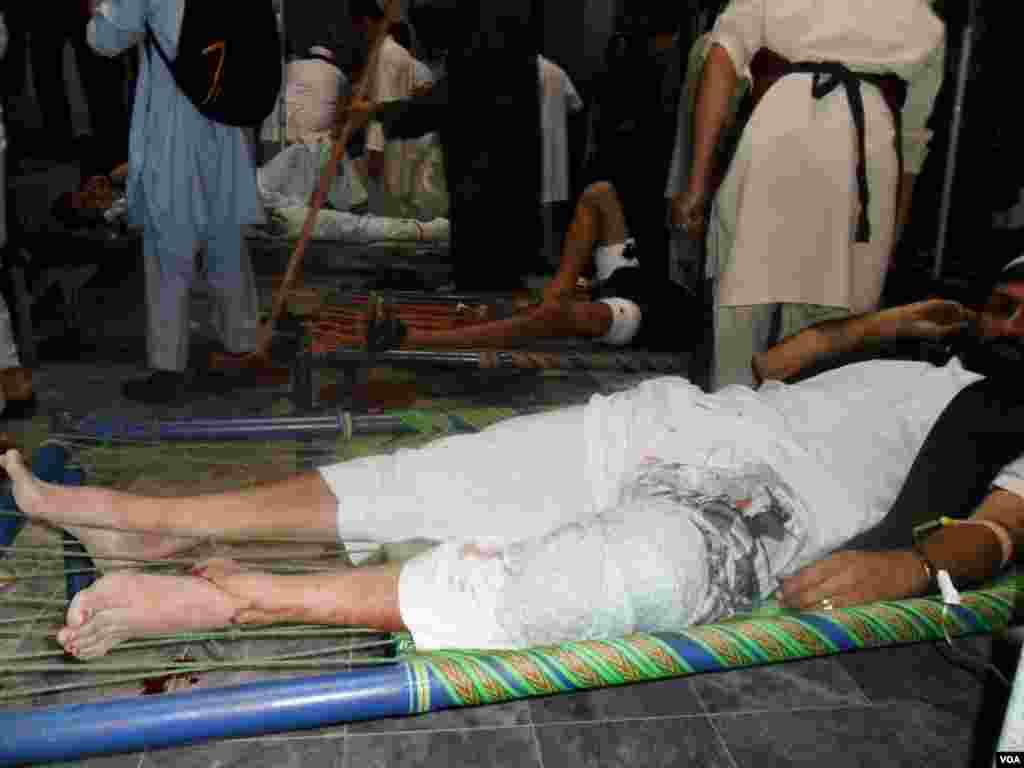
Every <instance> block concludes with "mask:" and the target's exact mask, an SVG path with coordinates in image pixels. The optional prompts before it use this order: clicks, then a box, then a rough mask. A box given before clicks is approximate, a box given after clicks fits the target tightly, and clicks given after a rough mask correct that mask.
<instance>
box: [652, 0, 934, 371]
mask: <svg viewBox="0 0 1024 768" xmlns="http://www.w3.org/2000/svg"><path fill="white" fill-rule="evenodd" d="M944 32H945V30H944V26H943V24H942V22H941V21H940V19H939V18H938V17H937V16H936V15H935V13H934V12H933V11H932V10H931V8H930V7H929V4H928V3H927V2H926V0H894V2H891V3H884V4H883V3H856V4H851V3H846V2H842V1H841V0H772V2H768V0H732V2H731V3H730V4H729V6H728V7H727V8H726V9H725V11H724V12H723V13H722V15H721V16H720V17H719V19H718V21H717V23H716V25H715V28H714V30H713V32H712V33H711V43H712V45H711V50H710V52H709V54H708V58H707V62H706V64H705V67H704V76H703V82H702V85H701V89H700V93H699V96H698V102H697V110H696V115H695V123H694V145H695V146H694V158H693V168H692V173H691V176H690V183H689V188H688V190H687V191H686V192H685V193H683V194H681V195H679V196H677V197H676V198H675V200H674V201H673V214H672V218H673V223H674V224H675V225H676V226H677V227H680V228H685V229H686V230H687V231H688V232H689V233H690V235H691V236H696V237H699V236H701V235H702V233H703V226H704V225H703V219H704V214H705V207H706V205H707V202H708V197H709V194H710V176H711V172H712V160H713V152H714V147H715V146H716V144H717V141H718V136H719V134H720V132H721V129H722V125H723V123H724V121H725V117H726V114H727V112H728V105H729V102H730V99H731V98H732V95H733V92H734V90H735V87H736V83H737V76H738V74H741V73H745V72H746V71H747V70H748V69H750V70H751V72H752V74H753V75H754V80H755V84H754V96H755V98H757V97H758V96H760V97H761V98H760V101H759V103H758V105H757V107H756V109H755V110H754V113H753V115H752V117H751V118H750V121H749V123H748V124H747V127H746V129H745V131H744V133H743V136H742V138H741V139H740V143H739V147H738V149H737V151H736V155H735V158H734V159H733V162H732V166H731V168H730V169H729V172H728V175H727V176H726V179H725V181H724V182H723V184H722V187H721V189H720V190H719V192H718V194H717V197H716V199H715V203H714V207H713V210H712V213H711V221H710V232H709V234H708V258H709V262H710V268H711V271H712V273H713V274H715V275H716V276H717V285H716V297H715V344H714V356H715V363H714V371H713V376H712V378H713V386H714V388H719V387H722V386H725V385H727V384H735V383H739V384H751V383H753V372H752V371H751V368H750V361H751V359H752V358H753V356H754V355H755V354H756V353H758V352H762V351H764V350H765V349H767V348H768V347H769V346H771V345H772V344H773V343H775V342H776V341H778V340H780V339H782V338H785V337H786V336H788V335H791V334H793V333H796V332H797V331H799V330H800V329H802V328H804V327H807V326H809V325H811V324H813V323H815V322H817V321H819V320H824V319H827V318H829V317H837V316H838V317H842V316H845V315H847V314H849V313H851V312H852V313H863V312H869V311H871V310H873V309H875V307H876V306H877V303H878V300H879V298H880V296H881V291H882V283H883V280H884V277H885V273H886V269H887V267H888V262H889V257H890V252H891V250H892V248H893V244H894V243H895V242H896V239H897V235H898V232H899V229H900V228H901V227H902V224H903V221H904V220H905V218H906V214H907V212H908V211H909V208H910V196H911V193H912V191H913V184H914V179H915V177H916V174H917V173H919V172H920V170H921V167H922V165H923V164H924V160H925V156H926V152H927V143H928V140H929V138H930V132H929V131H928V130H927V128H926V122H927V120H928V117H929V114H930V113H931V109H932V104H933V102H934V100H935V96H936V94H937V93H938V90H939V86H940V85H941V82H942V74H943V57H944ZM901 123H902V130H901ZM901 166H902V174H903V176H902V179H901V178H900V174H901Z"/></svg>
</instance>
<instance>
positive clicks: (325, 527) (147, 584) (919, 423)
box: [2, 259, 1024, 659]
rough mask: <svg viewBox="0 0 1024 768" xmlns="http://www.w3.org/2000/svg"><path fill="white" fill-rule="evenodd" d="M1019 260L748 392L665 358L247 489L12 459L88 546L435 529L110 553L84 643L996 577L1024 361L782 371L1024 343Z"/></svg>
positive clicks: (720, 603)
mask: <svg viewBox="0 0 1024 768" xmlns="http://www.w3.org/2000/svg"><path fill="white" fill-rule="evenodd" d="M1022 273H1024V259H1020V260H1018V261H1017V262H1015V263H1014V264H1012V265H1011V266H1010V267H1008V268H1007V270H1005V271H1003V272H1002V273H1001V276H1000V277H998V278H997V279H995V280H994V281H993V282H994V289H993V291H992V294H991V300H990V301H989V303H988V304H987V305H985V306H984V307H983V308H981V309H980V311H978V312H974V311H973V310H970V309H967V308H966V307H964V306H962V305H961V304H958V303H955V302H948V301H943V300H938V299H933V300H929V301H926V302H921V303H918V304H913V305H907V306H904V307H899V308H895V309H890V310H885V311H882V312H879V313H875V314H871V315H865V316H860V317H857V318H851V319H845V320H842V321H834V322H830V323H826V324H823V325H819V326H816V327H813V328H810V329H807V330H805V331H803V332H801V333H800V334H798V335H797V336H794V337H791V338H790V339H788V340H787V341H785V342H784V343H783V344H782V345H781V346H780V347H778V348H776V350H770V351H769V352H767V353H765V354H764V355H763V356H761V358H760V359H759V360H758V361H757V368H758V370H759V371H760V373H761V375H762V377H763V378H764V380H765V381H764V384H763V385H762V386H761V387H760V388H759V389H758V390H756V391H755V390H752V389H750V388H747V387H741V386H734V387H728V388H726V389H724V390H722V391H720V392H717V393H715V394H705V393H703V392H702V391H701V390H699V389H698V388H696V387H694V386H693V385H691V384H690V383H689V382H688V381H686V380H685V379H682V378H655V379H651V380H648V381H645V382H644V383H642V384H640V385H639V386H637V387H635V388H634V389H631V390H628V391H625V392H622V393H619V394H615V395H612V396H608V397H605V396H594V398H593V399H592V400H591V401H590V402H589V404H587V405H584V406H577V407H570V408H566V409H564V410H560V411H555V412H552V413H546V414H542V415H533V416H526V417H521V418H515V419H511V420H509V421H506V422H503V423H501V424H498V425H496V426H494V427H492V428H490V429H488V430H486V431H484V432H481V433H479V434H474V435H462V436H454V437H450V438H448V439H445V440H441V441H438V442H436V443H433V444H431V445H429V446H427V447H425V448H423V449H420V450H416V451H403V452H399V453H396V454H395V455H392V456H379V457H372V458H366V459H358V460H354V461H349V462H345V463H340V464H336V465H333V466H329V467H325V468H323V469H322V470H320V471H318V472H313V473H309V474H305V475H300V476H296V477H294V478H291V479H288V480H285V481H282V482H280V483H277V484H268V485H264V486H258V487H253V488H249V489H246V490H242V491H238V492H231V493H224V494H215V495H208V496H198V497H191V498H174V499H172V498H145V497H139V496H133V495H127V494H123V493H116V492H113V491H110V490H106V489H100V488H65V487H61V486H51V485H46V484H44V483H42V482H41V481H39V480H38V479H36V478H34V477H33V476H32V475H31V474H30V473H29V472H28V471H27V470H26V468H25V466H24V464H23V462H22V459H21V457H20V456H19V455H18V453H17V452H14V451H9V452H7V453H6V454H5V455H4V457H3V458H2V464H3V467H4V468H5V469H6V470H7V472H8V473H9V474H10V476H11V479H12V482H13V489H14V494H15V498H16V500H17V502H18V505H19V507H20V508H21V510H22V511H23V512H25V513H26V514H27V515H29V516H30V517H32V518H34V519H37V520H39V521H42V522H44V523H47V524H50V525H54V526H61V527H65V528H66V529H67V530H69V531H71V532H72V533H73V534H74V535H76V536H78V537H79V538H80V539H81V541H82V542H83V543H84V544H85V545H86V546H87V548H88V549H89V550H90V551H91V552H92V553H93V554H94V555H115V556H122V557H143V558H147V559H149V558H161V557H167V556H171V555H177V556H181V552H182V551H183V550H185V549H186V548H187V547H188V546H190V544H191V542H192V541H193V539H190V538H181V537H217V536H230V537H232V538H238V537H260V538H264V537H274V538H281V537H288V538H296V537H297V538H299V539H306V540H312V541H325V540H327V539H331V540H334V541H337V540H339V539H340V540H342V541H345V540H346V539H348V540H361V541H365V540H368V539H369V540H380V541H398V540H408V539H414V538H418V539H428V540H431V541H433V542H436V546H434V547H432V548H430V549H428V550H427V551H425V552H422V553H421V554H419V555H417V556H415V557H413V558H412V559H410V560H407V561H406V562H403V563H390V564H384V565H365V566H361V567H356V568H349V569H345V570H338V571H335V572H330V573H317V574H312V575H305V574H304V575H276V574H270V573H265V572H260V571H255V570H247V569H245V568H243V567H241V566H240V565H238V564H237V563H235V562H233V561H228V560H214V561H207V562H204V563H200V564H197V565H196V567H195V568H194V570H193V571H192V572H191V575H188V576H164V575H148V574H135V573H132V572H129V571H122V572H113V573H110V574H108V575H106V576H104V577H103V578H102V579H100V580H99V581H97V582H96V583H95V584H94V585H93V586H92V587H90V588H88V589H87V590H84V591H82V592H80V593H79V594H78V595H77V596H76V597H75V598H74V600H73V601H72V603H71V605H70V607H69V609H68V612H67V617H66V626H65V627H64V628H63V629H62V630H61V631H60V632H59V634H58V640H59V642H60V643H61V644H62V645H63V646H64V648H65V649H67V650H68V651H69V652H70V653H72V654H74V655H75V656H77V657H80V658H85V659H87V658H94V657H97V656H100V655H102V654H104V653H105V652H106V651H107V650H109V649H110V648H111V647H113V646H114V645H116V644H117V643H119V642H121V641H124V640H126V639H129V638H138V637H143V636H146V635H150V634H156V633H160V634H163V633H168V632H179V631H189V630H200V629H204V628H211V627H221V626H225V625H230V624H267V623H277V622H301V623H320V624H338V625H355V626H365V627H373V628H378V629H381V630H385V631H387V630H400V629H403V628H406V629H408V630H409V631H410V632H411V633H412V635H413V638H414V640H415V642H416V644H417V646H418V647H419V648H420V649H436V648H448V647H456V648H518V647H524V646H531V645H544V644H551V643H559V642H562V641H572V640H582V639H595V638H605V637H616V636H623V635H628V634H630V633H633V632H639V631H647V632H650V631H678V630H681V629H683V628H685V627H688V626H690V625H694V624H699V623H702V622H711V621H716V620H721V619H724V618H726V617H729V616H731V615H733V614H735V613H737V612H742V611H746V610H749V609H751V608H753V607H755V606H756V605H757V603H758V602H759V601H760V600H763V599H766V598H769V597H771V596H773V595H774V596H776V597H778V598H779V600H780V602H781V604H782V605H783V606H784V607H788V608H793V609H800V610H832V609H838V608H845V607H847V606H850V605H854V604H860V603H864V602H870V601H875V600H881V599H896V598H902V597H906V596H911V595H918V594H923V593H926V592H929V591H931V590H933V589H934V578H935V575H936V573H937V571H938V570H945V571H947V572H948V573H949V574H950V576H951V577H952V579H953V581H954V583H956V584H957V585H958V586H963V585H967V584H971V583H976V582H980V581H984V580H985V579H988V578H991V577H992V576H994V575H996V574H997V573H998V572H999V571H1000V569H1002V568H1004V567H1005V566H1006V565H1007V563H1008V562H1009V561H1010V560H1011V559H1013V556H1014V552H1016V551H1018V548H1019V547H1020V545H1021V543H1022V537H1024V461H1022V460H1021V453H1022V452H1021V450H1020V447H1019V446H1017V447H1016V448H1014V445H1013V444H1011V443H1016V442H1019V436H1020V435H1021V434H1022V429H1021V427H1020V424H1021V418H1022V417H1024V395H1022V394H1021V392H1022V390H1024V387H1021V386H1020V378H1019V377H1020V372H1014V371H1013V370H1012V369H1011V370H1006V369H1004V370H1000V371H999V372H998V373H996V374H994V375H992V376H989V377H986V376H985V375H983V374H981V373H977V372H973V371H970V370H967V369H966V368H965V367H964V365H963V363H962V362H961V359H960V357H958V356H954V357H952V358H951V359H950V360H949V362H948V363H946V364H945V365H942V366H937V365H933V364H932V363H925V362H915V361H899V360H874V361H870V362H863V363H857V364H852V365H847V366H844V367H840V368H836V369H833V370H831V371H829V372H826V373H824V374H821V375H818V376H815V377H813V378H809V379H807V380H804V381H801V382H800V383H797V384H786V383H783V382H782V381H780V380H779V379H780V378H784V377H788V376H791V375H792V374H793V373H795V372H797V371H799V370H801V369H803V368H805V367H806V365H807V364H808V363H811V362H818V361H820V360H821V359H823V358H827V357H829V356H832V355H835V354H837V353H841V352H844V351H849V350H852V349H855V348H857V347H860V346H862V345H865V344H868V343H871V342H872V341H874V340H877V339H884V338H894V337H916V338H922V337H929V338H933V339H934V338H944V339H945V338H952V337H953V336H954V335H955V334H957V333H960V334H962V335H964V336H965V337H967V338H970V339H973V340H974V341H975V342H976V343H979V344H987V343H989V340H992V339H1001V340H1003V341H1006V340H1016V341H1019V340H1020V339H1021V338H1022V337H1024V308H1022V307H1024V274H1022ZM1007 377H1009V378H1011V379H1012V381H1008V380H1007ZM947 406H948V407H947ZM961 406H963V407H961ZM1014 424H1016V426H1014ZM1008 437H1015V438H1016V440H1015V441H1011V440H1008V439H1007V438H1008ZM933 441H938V442H939V443H941V445H939V446H938V448H939V449H940V450H937V451H936V450H934V448H935V447H936V446H934V445H931V446H930V444H931V443H933ZM943 446H944V449H943ZM919 454H920V456H919ZM915 459H916V460H915ZM923 465H926V466H923ZM922 471H923V472H924V473H925V474H924V475H923V479H924V481H923V482H922V480H921V479H920V478H921V477H922V475H921V472H922ZM928 473H931V474H930V475H929V474H928ZM915 477H917V478H918V479H917V480H915ZM922 489H923V495H922ZM972 489H973V490H972ZM967 491H970V492H971V493H972V494H973V493H975V492H976V496H975V497H973V498H972V499H970V500H968V497H967V496H965V495H964V494H965V493H966V492H967ZM915 494H917V495H916V496H915ZM929 494H931V495H929ZM922 504H925V505H932V507H931V508H930V509H928V513H929V514H932V515H933V516H934V517H936V518H937V517H939V516H940V515H946V514H952V515H959V516H961V517H962V518H963V522H962V523H961V524H956V525H947V526H944V527H941V528H940V529H939V530H938V532H936V533H933V534H932V535H931V536H930V537H928V538H927V539H925V540H924V541H923V542H922V543H920V544H919V545H918V547H917V548H916V549H915V548H914V547H913V546H912V545H911V544H910V539H909V531H905V530H903V527H904V526H903V523H906V527H907V528H909V522H908V520H909V518H906V517H904V518H902V519H901V520H897V521H896V522H897V523H899V524H898V525H896V526H895V528H896V537H897V538H900V537H901V536H902V537H903V538H904V539H905V540H906V541H901V543H900V544H899V545H898V546H897V548H884V547H885V546H887V545H885V544H883V545H882V546H883V548H879V549H869V550H866V551H864V550H861V551H856V550H854V551H851V550H849V549H848V547H847V545H848V543H849V542H851V541H852V540H855V539H856V538H857V537H859V536H861V535H862V534H864V533H865V532H870V531H871V530H873V529H875V528H877V527H878V526H879V525H885V524H886V523H887V521H890V520H892V519H893V518H894V516H895V517H900V516H903V515H906V514H907V512H906V510H907V509H908V508H914V507H918V506H919V505H922ZM949 505H955V508H950V506H949ZM890 544H891V542H890Z"/></svg>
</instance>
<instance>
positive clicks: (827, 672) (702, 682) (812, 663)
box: [691, 659, 866, 714]
mask: <svg viewBox="0 0 1024 768" xmlns="http://www.w3.org/2000/svg"><path fill="white" fill-rule="evenodd" d="M691 682H692V684H693V689H694V691H696V692H697V695H698V696H700V698H701V700H702V701H703V702H704V705H705V706H706V707H707V711H708V712H709V713H712V714H714V713H718V712H739V711H765V710H767V711H776V712H780V711H785V710H789V709H796V708H800V707H822V706H825V707H829V706H841V705H848V704H864V703H866V699H865V698H864V695H863V694H862V693H861V691H860V689H859V688H858V687H857V683H856V682H855V681H854V680H853V678H851V677H850V675H848V674H847V673H846V671H845V670H844V669H843V667H842V666H841V665H839V664H838V663H837V662H836V661H835V660H834V659H808V660H806V661H794V662H790V663H786V664H773V665H771V666H765V667H753V668H751V669H737V670H732V671H729V672H720V673H715V674H709V675H696V676H695V677H693V678H691Z"/></svg>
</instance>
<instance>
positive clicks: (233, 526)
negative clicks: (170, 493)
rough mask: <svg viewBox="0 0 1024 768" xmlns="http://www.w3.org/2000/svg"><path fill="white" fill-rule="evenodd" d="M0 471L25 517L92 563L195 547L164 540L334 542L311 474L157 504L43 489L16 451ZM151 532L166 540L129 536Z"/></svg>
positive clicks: (333, 513) (325, 498) (325, 497)
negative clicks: (62, 535)
mask: <svg viewBox="0 0 1024 768" xmlns="http://www.w3.org/2000/svg"><path fill="white" fill-rule="evenodd" d="M0 465H2V466H3V468H4V469H5V470H7V473H8V474H9V475H10V476H11V480H12V482H13V485H14V498H15V500H16V501H17V503H18V507H19V508H20V509H21V511H22V512H24V513H25V514H26V515H28V516H29V517H32V518H38V519H40V520H42V521H44V522H46V523H49V524H51V525H57V526H61V527H66V528H68V530H70V531H71V532H72V533H74V534H75V535H76V536H77V537H78V538H79V539H80V540H81V541H82V543H83V544H84V545H85V546H86V548H87V549H88V550H89V551H90V552H91V553H92V554H94V555H103V554H106V555H120V556H122V557H146V558H158V557H166V556H167V555H169V554H173V553H174V552H179V551H181V550H183V549H186V548H188V547H191V546H192V545H193V544H194V543H195V542H194V540H189V539H182V538H177V539H175V538H168V537H169V536H173V535H174V534H179V535H180V536H189V537H207V536H210V537H222V538H226V537H237V538H301V539H304V540H306V541H321V542H323V541H330V542H336V541H337V514H338V500H337V498H335V496H334V495H333V494H332V493H331V491H330V489H328V487H327V486H326V485H325V484H324V482H323V480H321V478H320V475H319V474H318V473H316V472H312V473H308V474H304V475H298V476H296V477H293V478H289V479H287V480H283V481H281V482H278V483H270V484H267V485H258V486H254V487H251V488H246V489H243V490H240V491H230V492H226V493H217V494H207V495H203V496H191V497H182V498H157V497H147V496H134V495H131V494H127V493H120V492H118V491H111V490H108V489H105V488H88V487H86V488H69V487H65V486H60V485H51V484H49V483H44V482H41V481H40V480H38V479H37V478H35V477H33V475H32V474H31V472H29V471H28V469H27V468H26V467H25V465H24V462H23V461H22V458H21V455H20V454H19V453H18V452H17V451H8V452H7V453H5V454H4V455H3V456H2V457H0ZM104 529H105V530H104ZM152 531H160V532H161V534H163V535H161V536H139V535H137V533H126V532H138V533H141V532H152Z"/></svg>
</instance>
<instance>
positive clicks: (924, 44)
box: [711, 0, 945, 173]
mask: <svg viewBox="0 0 1024 768" xmlns="http://www.w3.org/2000/svg"><path fill="white" fill-rule="evenodd" d="M711 39H712V42H713V43H718V44H719V45H721V46H722V47H723V48H725V50H726V51H728V53H729V57H730V58H731V59H732V62H733V64H734V65H735V67H736V71H737V72H740V73H743V72H746V71H748V69H749V66H750V60H751V59H752V58H753V57H754V54H756V53H757V52H758V50H760V49H761V48H769V49H771V50H772V51H774V52H775V53H777V54H779V55H780V56H783V57H785V58H787V59H789V60H790V61H840V62H842V63H844V64H846V65H847V66H848V67H850V68H851V69H852V70H854V71H857V72H877V73H892V74H896V75H899V76H900V77H901V78H903V79H904V80H906V81H907V83H908V84H909V91H908V93H907V102H906V104H905V105H904V107H903V144H904V160H905V164H906V170H907V172H908V173H919V172H920V170H921V168H922V167H923V165H924V160H925V157H926V155H927V144H928V140H929V139H930V138H931V132H930V131H928V129H927V127H926V123H927V121H928V117H929V115H930V114H931V109H932V104H933V103H934V101H935V96H936V94H937V93H938V91H939V88H940V86H941V85H942V75H943V67H944V54H945V47H944V39H945V27H944V25H943V23H942V21H941V20H940V19H939V17H938V16H936V15H935V13H934V11H932V9H931V7H930V4H929V3H928V2H926V0H732V2H731V3H730V4H729V6H728V7H727V8H726V9H725V11H723V13H722V15H721V16H720V17H719V19H718V21H717V22H716V24H715V28H714V30H713V31H712V33H711Z"/></svg>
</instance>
